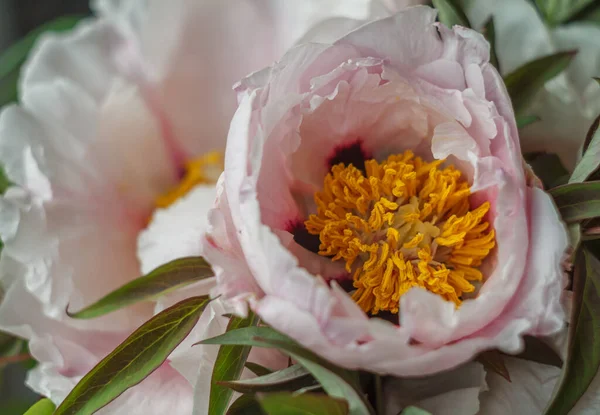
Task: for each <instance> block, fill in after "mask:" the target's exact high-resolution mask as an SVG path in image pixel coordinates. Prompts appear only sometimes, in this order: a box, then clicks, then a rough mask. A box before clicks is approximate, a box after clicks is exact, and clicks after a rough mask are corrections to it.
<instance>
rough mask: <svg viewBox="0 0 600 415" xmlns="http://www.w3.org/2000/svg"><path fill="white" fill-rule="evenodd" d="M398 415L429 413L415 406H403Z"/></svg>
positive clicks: (426, 414)
mask: <svg viewBox="0 0 600 415" xmlns="http://www.w3.org/2000/svg"><path fill="white" fill-rule="evenodd" d="M400 415H431V414H430V413H429V412H427V411H426V410H424V409H421V408H417V407H416V406H409V407H406V408H404V411H402V412H401V413H400Z"/></svg>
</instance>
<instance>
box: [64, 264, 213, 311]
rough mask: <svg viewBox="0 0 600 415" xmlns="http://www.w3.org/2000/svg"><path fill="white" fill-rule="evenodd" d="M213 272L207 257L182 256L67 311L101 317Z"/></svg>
mask: <svg viewBox="0 0 600 415" xmlns="http://www.w3.org/2000/svg"><path fill="white" fill-rule="evenodd" d="M213 275H214V274H213V271H212V268H211V267H210V265H209V264H208V262H206V261H205V260H204V258H202V257H188V258H179V259H176V260H174V261H171V262H168V263H166V264H164V265H161V266H160V267H158V268H156V269H155V270H154V271H152V272H150V273H149V274H148V275H144V276H143V277H140V278H136V279H135V280H133V281H131V282H129V283H127V284H125V285H124V286H122V287H120V288H118V289H116V290H115V291H113V292H111V293H110V294H108V295H106V296H104V297H102V298H101V299H100V300H98V301H96V302H95V303H94V304H92V305H90V306H88V307H86V308H84V309H83V310H80V311H77V312H75V313H69V312H67V314H68V315H69V316H70V317H73V318H80V319H89V318H95V317H99V316H102V315H104V314H108V313H111V312H113V311H115V310H118V309H120V308H123V307H126V306H129V305H131V304H134V303H137V302H140V301H150V300H153V299H155V298H157V297H159V296H161V295H165V294H167V293H169V292H171V291H174V290H176V289H179V288H181V287H184V286H186V285H189V284H191V283H194V282H198V281H200V280H203V279H205V278H209V277H212V276H213Z"/></svg>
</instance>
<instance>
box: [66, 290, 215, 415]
mask: <svg viewBox="0 0 600 415" xmlns="http://www.w3.org/2000/svg"><path fill="white" fill-rule="evenodd" d="M209 301H210V300H209V299H208V297H206V296H203V297H191V298H188V299H187V300H184V301H181V302H179V303H177V304H175V305H174V306H172V307H169V308H167V309H166V310H164V311H162V312H161V313H159V314H157V315H156V316H154V317H153V318H152V319H150V320H148V321H147V322H146V323H144V324H143V325H142V326H141V327H140V328H139V329H137V330H136V331H135V332H133V334H131V335H130V336H129V337H128V338H127V339H126V340H125V341H124V342H123V343H121V344H120V345H119V346H118V347H117V348H116V349H115V350H114V351H113V352H111V353H110V354H109V355H108V356H106V357H105V358H104V359H102V361H100V363H98V364H97V365H96V366H95V367H94V368H93V369H92V370H91V371H90V372H89V373H88V374H87V375H85V376H84V377H83V379H81V380H80V381H79V383H78V384H77V385H76V386H75V388H73V390H72V391H71V393H70V394H69V395H68V396H67V397H66V398H65V400H64V401H63V403H62V404H61V405H60V406H59V407H58V409H57V410H56V412H55V413H54V415H67V414H68V415H90V414H92V413H94V412H95V411H97V410H98V409H100V408H102V407H103V406H105V405H107V404H108V403H110V402H111V401H113V400H114V399H115V398H117V397H118V396H119V395H120V394H122V393H123V392H124V391H126V390H127V389H128V388H130V387H132V386H134V385H137V384H138V383H139V382H141V381H142V380H143V379H144V378H145V377H146V376H148V375H149V374H150V373H152V372H153V371H154V370H156V369H157V368H158V367H159V366H160V365H161V364H162V363H163V362H164V361H165V360H166V359H167V357H168V356H169V354H170V353H171V352H172V351H173V349H175V347H177V345H178V344H179V343H180V342H181V341H182V340H183V339H184V338H185V337H186V336H187V335H188V334H189V333H190V331H191V330H192V328H193V327H194V326H195V325H196V322H197V321H198V319H199V318H200V315H201V314H202V312H203V311H204V308H205V307H206V305H207V304H208V302H209Z"/></svg>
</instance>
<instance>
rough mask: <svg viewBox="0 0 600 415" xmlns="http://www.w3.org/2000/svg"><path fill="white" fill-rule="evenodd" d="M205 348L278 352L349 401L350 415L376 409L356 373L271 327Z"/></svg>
mask: <svg viewBox="0 0 600 415" xmlns="http://www.w3.org/2000/svg"><path fill="white" fill-rule="evenodd" d="M200 343H201V344H237V345H246V346H253V347H265V348H277V349H279V351H280V352H282V353H285V354H287V355H288V356H290V357H291V358H292V359H295V360H296V361H297V362H298V363H300V364H301V365H302V366H304V367H305V368H306V369H307V370H308V371H309V372H310V373H311V374H312V375H313V376H314V377H315V378H316V379H317V380H318V381H319V383H321V385H323V389H325V391H326V392H327V393H328V394H329V395H331V396H334V397H338V398H343V399H346V400H347V401H348V403H349V405H350V414H352V415H354V414H356V415H359V414H360V415H365V414H369V413H371V414H372V413H373V408H371V406H370V405H369V403H368V402H367V401H366V400H365V399H364V396H363V395H362V392H361V391H360V386H359V383H358V378H357V376H356V373H355V372H351V371H349V370H346V369H343V368H340V367H338V366H336V365H334V364H333V363H331V362H328V361H327V360H325V359H322V358H320V357H319V356H317V355H315V354H314V353H312V352H310V351H309V350H306V349H304V348H302V347H300V346H298V345H297V344H296V343H295V342H294V341H293V340H291V339H290V338H288V337H287V336H285V335H283V334H281V333H279V332H277V331H275V330H273V329H271V328H269V327H247V328H244V329H239V330H235V331H230V332H227V333H225V334H222V335H220V336H217V337H213V338H211V339H207V340H204V341H202V342H200Z"/></svg>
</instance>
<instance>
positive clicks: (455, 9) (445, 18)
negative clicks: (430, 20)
mask: <svg viewBox="0 0 600 415" xmlns="http://www.w3.org/2000/svg"><path fill="white" fill-rule="evenodd" d="M433 7H435V8H436V9H437V10H438V19H439V20H440V22H442V23H443V24H444V25H446V26H448V27H450V28H451V27H452V26H454V25H459V26H464V27H471V25H470V24H469V19H468V18H467V16H466V15H465V12H464V11H463V10H462V8H461V7H460V6H459V5H458V4H457V2H456V1H452V0H433Z"/></svg>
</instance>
